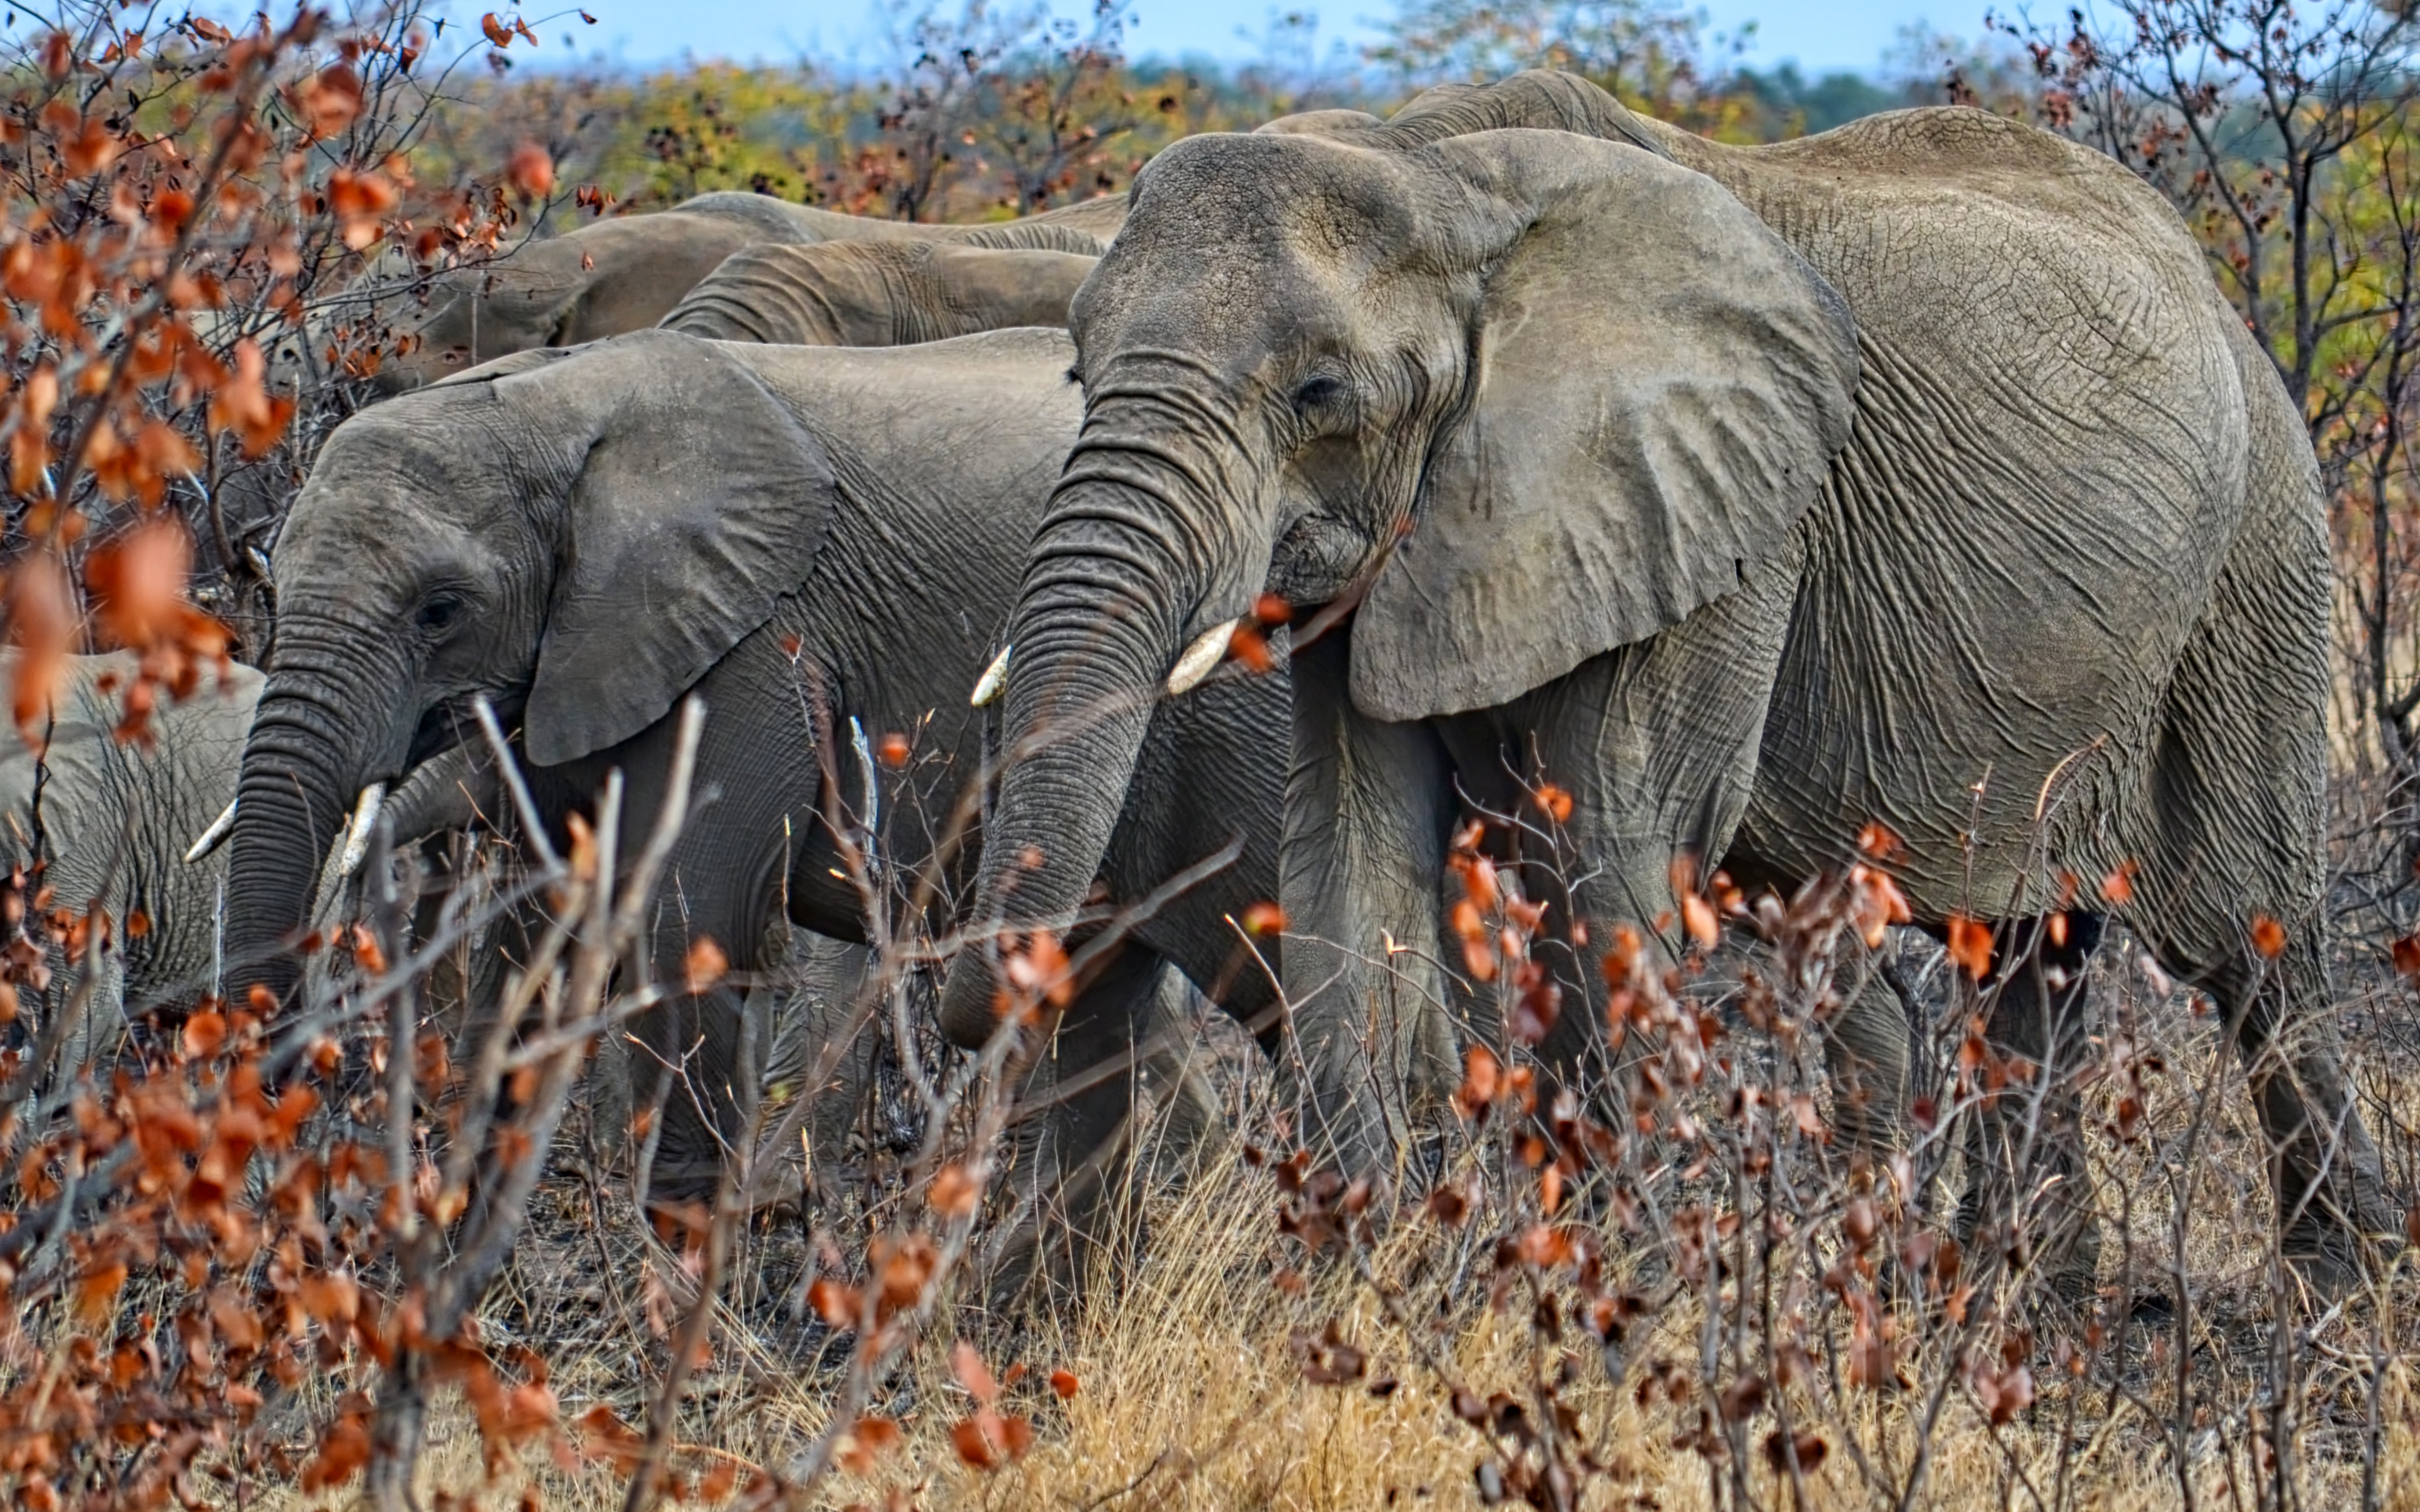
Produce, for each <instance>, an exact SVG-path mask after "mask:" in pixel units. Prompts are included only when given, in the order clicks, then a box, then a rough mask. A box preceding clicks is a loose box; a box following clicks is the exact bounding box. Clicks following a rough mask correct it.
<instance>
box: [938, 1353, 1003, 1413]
mask: <svg viewBox="0 0 2420 1512" xmlns="http://www.w3.org/2000/svg"><path fill="white" fill-rule="evenodd" d="M950 1374H952V1375H954V1376H955V1377H957V1378H958V1384H959V1385H961V1386H964V1387H965V1388H966V1389H967V1395H970V1396H971V1397H973V1398H974V1399H975V1404H976V1405H977V1406H979V1407H989V1406H991V1405H992V1404H993V1403H994V1402H997V1401H999V1400H1000V1382H998V1381H996V1380H992V1377H991V1367H990V1366H988V1365H986V1364H984V1362H983V1356H982V1355H979V1354H977V1353H975V1347H974V1346H973V1345H971V1344H969V1343H968V1342H967V1341H966V1340H964V1339H960V1340H958V1341H957V1342H956V1343H955V1344H953V1345H951V1346H950Z"/></svg>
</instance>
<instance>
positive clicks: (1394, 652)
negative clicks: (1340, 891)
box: [1352, 131, 1857, 720]
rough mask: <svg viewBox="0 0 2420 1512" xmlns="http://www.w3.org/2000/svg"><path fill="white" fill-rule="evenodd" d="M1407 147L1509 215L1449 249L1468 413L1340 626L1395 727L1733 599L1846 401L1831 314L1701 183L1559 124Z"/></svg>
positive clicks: (1556, 671) (1824, 451)
mask: <svg viewBox="0 0 2420 1512" xmlns="http://www.w3.org/2000/svg"><path fill="white" fill-rule="evenodd" d="M1421 150H1422V151H1424V152H1427V153H1431V154H1434V155H1435V157H1436V158H1438V159H1439V160H1441V161H1442V162H1443V163H1444V164H1446V165H1447V166H1448V168H1449V169H1450V171H1451V172H1453V173H1454V174H1455V175H1457V176H1459V177H1460V178H1462V179H1464V180H1465V181H1466V182H1467V183H1468V184H1469V185H1470V186H1471V188H1472V189H1473V190H1474V191H1475V196H1474V197H1475V203H1476V204H1477V205H1479V206H1480V207H1482V209H1481V213H1480V216H1479V218H1481V219H1484V218H1486V216H1487V215H1489V214H1500V215H1501V216H1502V218H1503V219H1502V224H1501V226H1500V228H1499V229H1497V230H1493V231H1490V232H1488V233H1487V234H1485V235H1483V236H1481V237H1480V238H1479V239H1478V244H1475V245H1474V246H1473V247H1471V248H1470V249H1468V251H1469V255H1470V257H1471V259H1472V261H1473V263H1474V264H1475V265H1477V266H1480V267H1482V268H1484V269H1485V270H1486V271H1485V273H1484V288H1483V292H1482V294H1481V306H1480V317H1479V326H1478V330H1477V333H1476V337H1477V339H1476V342H1475V349H1476V354H1475V359H1474V361H1475V366H1474V369H1473V372H1472V379H1471V389H1470V395H1469V398H1468V407H1467V411H1466V414H1465V417H1464V418H1463V419H1462V421H1461V422H1460V423H1459V424H1458V425H1455V426H1453V427H1451V428H1450V430H1449V431H1448V432H1447V433H1445V434H1444V435H1442V436H1441V437H1440V438H1439V440H1438V442H1437V443H1436V444H1435V446H1434V447H1433V449H1432V454H1431V456H1430V458H1429V460H1428V471H1427V475H1426V478H1425V481H1424V486H1423V488H1422V491H1421V497H1420V500H1419V504H1418V506H1417V507H1416V513H1415V515H1414V520H1413V524H1412V528H1411V531H1410V533H1409V534H1408V535H1407V536H1405V537H1404V538H1403V539H1402V540H1401V541H1400V542H1399V543H1398V545H1397V546H1396V549H1395V552H1394V553H1393V556H1392V558H1391V559H1390V560H1389V561H1388V563H1387V565H1386V567H1385V568H1384V569H1382V570H1381V571H1380V572H1379V574H1378V577H1377V580H1376V582H1375V583H1374V584H1373V585H1372V587H1371V590H1370V594H1369V597H1368V598H1367V599H1366V600H1364V601H1363V603H1362V605H1361V608H1360V611H1359V614H1358V616H1357V618H1356V620H1355V622H1354V628H1353V674H1352V690H1353V697H1354V701H1355V702H1356V703H1357V704H1358V705H1359V706H1360V707H1361V708H1362V709H1364V710H1365V711H1367V712H1369V713H1371V714H1373V715H1376V716H1378V717H1379V718H1382V719H1397V720H1401V719H1418V718H1425V717H1428V716H1431V715H1435V714H1445V713H1453V712H1457V711H1460V710H1463V709H1478V708H1484V707H1488V706H1492V705H1497V704H1501V703H1505V702H1507V701H1509V700H1511V699H1512V698H1514V697H1517V696H1519V695H1520V694H1523V693H1526V692H1528V690H1529V689H1532V688H1535V687H1537V686H1539V685H1540V684H1542V683H1544V682H1546V681H1549V680H1551V679H1552V678H1557V677H1559V676H1561V675H1562V674H1563V673H1565V672H1568V671H1570V670H1571V669H1572V668H1573V667H1575V666H1577V665H1578V664H1579V663H1580V662H1584V661H1586V660H1587V659H1589V658H1590V657H1592V656H1595V655H1598V654H1599V653H1601V652H1604V651H1608V650H1611V649H1613V648H1614V647H1620V646H1627V645H1630V644H1632V643H1634V642H1637V641H1640V640H1644V639H1646V638H1647V637H1649V636H1651V635H1653V634H1655V633H1656V632H1658V631H1662V630H1665V629H1668V627H1670V626H1672V625H1675V624H1678V623H1679V622H1680V621H1681V620H1682V619H1683V618H1685V617H1686V616H1688V615H1689V614H1690V613H1691V612H1693V611H1694V610H1696V609H1698V608H1699V606H1701V605H1703V604H1705V603H1707V602H1709V601H1711V600H1714V599H1717V598H1720V597H1722V596H1723V595H1725V594H1727V593H1730V592H1731V591H1733V590H1734V589H1736V588H1737V587H1738V586H1739V585H1740V583H1741V580H1742V579H1743V578H1744V577H1745V574H1746V573H1748V572H1749V571H1750V570H1751V569H1754V568H1755V567H1756V566H1757V565H1758V564H1759V563H1761V562H1762V561H1763V560H1764V559H1765V558H1766V557H1768V556H1770V555H1772V554H1773V553H1775V552H1776V550H1778V549H1779V548H1780V547H1781V546H1782V545H1783V544H1784V543H1785V542H1786V541H1787V540H1788V538H1789V536H1790V532H1791V530H1792V527H1793V526H1794V525H1795V524H1796V522H1797V521H1798V518H1799V516H1800V515H1801V514H1803V513H1804V512H1805V511H1806V508H1807V505H1808V503H1809V502H1810V501H1811V500H1812V499H1813V497H1814V494H1815V491H1816V490H1817V489H1818V488H1819V487H1820V486H1821V485H1822V483H1823V477H1824V474H1825V470H1826V467H1827V465H1828V462H1829V460H1830V459H1831V457H1832V454H1833V453H1834V452H1836V451H1838V449H1839V448H1840V447H1841V446H1842V445H1844V444H1846V443H1847V441H1848V436H1849V425H1850V418H1851V412H1852V407H1853V404H1854V397H1855V393H1856V385H1857V349H1856V334H1855V329H1854V324H1853V323H1852V321H1851V319H1850V315H1849V310H1848V306H1847V304H1845V303H1844V302H1843V301H1842V300H1841V299H1840V297H1839V295H1838V293H1837V292H1836V291H1835V290H1834V289H1833V288H1832V287H1831V286H1830V285H1829V284H1827V283H1825V282H1824V281H1823V278H1822V277H1821V276H1820V275H1819V274H1818V273H1816V272H1815V271H1814V269H1812V268H1810V267H1808V266H1807V263H1806V262H1805V260H1804V259H1802V258H1801V257H1799V256H1798V255H1797V254H1796V253H1795V252H1793V251H1792V250H1791V248H1790V247H1789V246H1788V245H1787V244H1785V243H1784V242H1782V241H1781V239H1780V238H1779V237H1778V236H1776V235H1775V234H1774V232H1773V230H1772V229H1771V227H1769V226H1766V225H1765V224H1764V222H1763V221H1762V220H1761V219H1760V218H1758V217H1757V216H1756V215H1755V214H1754V213H1753V212H1752V211H1750V210H1749V209H1748V208H1747V207H1746V206H1745V205H1744V204H1742V203H1741V202H1740V201H1739V199H1737V198H1736V197H1735V196H1733V195H1731V194H1730V192H1729V191H1727V190H1725V189H1724V188H1723V187H1722V186H1721V185H1719V184H1717V183H1715V182H1714V180H1713V179H1710V178H1707V177H1706V176H1705V175H1703V174H1700V173H1696V172H1693V171H1691V170H1690V169H1687V168H1683V167H1681V166H1679V165H1678V164H1674V163H1671V162H1669V161H1668V160H1666V159H1664V158H1660V157H1657V156H1655V155H1653V154H1651V153H1648V152H1644V151H1641V150H1639V149H1638V148H1634V147H1628V146H1623V145H1620V144H1616V143H1611V142H1605V141H1597V140H1591V139H1585V138H1581V137H1577V136H1573V135H1570V134H1567V133H1565V132H1539V131H1501V132H1484V133H1481V134H1479V135H1475V136H1467V137H1461V138H1456V139H1454V140H1451V141H1448V142H1442V143H1439V144H1436V145H1435V146H1433V147H1430V148H1423V149H1421ZM1490 207H1492V209H1489V208H1490Z"/></svg>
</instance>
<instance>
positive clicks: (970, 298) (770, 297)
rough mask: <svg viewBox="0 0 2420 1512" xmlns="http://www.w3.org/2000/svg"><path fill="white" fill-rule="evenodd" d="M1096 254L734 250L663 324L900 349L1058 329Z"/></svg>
mask: <svg viewBox="0 0 2420 1512" xmlns="http://www.w3.org/2000/svg"><path fill="white" fill-rule="evenodd" d="M1096 260H1098V259H1096V258H1094V257H1089V256H1086V255H1083V254H1080V253H1074V252H1046V251H1032V250H1021V249H1010V248H994V247H970V246H957V245H953V244H951V243H949V242H817V243H814V244H813V245H809V246H784V245H763V246H753V247H749V248H747V249H746V250H744V251H740V252H735V253H733V254H732V255H731V256H730V257H726V258H724V259H723V261H722V265H721V267H719V268H717V269H715V270H714V272H712V273H708V274H706V277H705V279H704V280H703V281H701V282H700V283H699V284H698V286H697V287H696V288H692V289H690V291H689V293H688V295H687V296H686V297H685V298H683V299H682V301H681V302H680V304H677V305H675V307H674V309H673V312H672V313H671V314H670V315H667V316H665V317H664V318H663V320H661V321H660V322H659V323H660V324H661V325H662V326H663V328H664V329H665V330H667V331H686V332H688V333H689V334H690V335H696V336H706V337H708V338H711V339H716V340H724V341H762V342H772V343H781V344H787V345H792V346H805V347H904V346H908V345H911V344H913V343H916V342H919V341H940V340H945V339H947V338H948V337H951V336H963V335H973V334H974V333H976V332H978V331H998V330H1001V329H1002V328H1003V327H1006V326H1013V325H1051V326H1064V325H1065V324H1066V323H1067V302H1068V301H1069V300H1070V299H1072V298H1074V297H1075V294H1076V290H1077V288H1078V286H1080V285H1081V284H1082V283H1083V282H1084V280H1085V278H1086V277H1087V276H1089V275H1090V274H1091V273H1092V271H1093V264H1094V262H1095V261H1096Z"/></svg>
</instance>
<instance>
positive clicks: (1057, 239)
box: [950, 218, 1109, 257]
mask: <svg viewBox="0 0 2420 1512" xmlns="http://www.w3.org/2000/svg"><path fill="white" fill-rule="evenodd" d="M950 240H951V241H953V242H956V243H957V244H958V245H960V246H962V247H993V248H998V249H1001V250H1003V251H1014V252H1074V253H1078V254H1080V255H1082V256H1084V257H1099V256H1100V255H1101V254H1102V253H1104V252H1107V251H1108V250H1109V241H1108V239H1107V238H1104V237H1100V236H1096V235H1094V233H1093V232H1091V231H1089V230H1086V229H1085V228H1084V227H1083V226H1078V225H1073V224H1070V223H1068V222H1066V221H1052V220H1043V219H1040V218H1036V219H1033V220H1026V221H1001V222H1000V223H999V224H997V225H993V226H969V227H967V228H965V229H964V230H963V231H959V230H958V229H957V228H955V227H953V234H952V236H951V238H950Z"/></svg>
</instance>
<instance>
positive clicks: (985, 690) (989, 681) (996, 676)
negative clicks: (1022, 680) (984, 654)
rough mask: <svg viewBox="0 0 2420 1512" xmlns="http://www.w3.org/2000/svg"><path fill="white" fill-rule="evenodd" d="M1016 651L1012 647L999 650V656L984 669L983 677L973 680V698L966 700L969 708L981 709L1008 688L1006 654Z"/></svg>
mask: <svg viewBox="0 0 2420 1512" xmlns="http://www.w3.org/2000/svg"><path fill="white" fill-rule="evenodd" d="M1014 650H1016V647H1014V646H1003V647H1001V648H1000V654H999V655H998V656H995V657H993V658H992V659H991V665H989V666H987V667H985V668H984V670H983V676H982V677H980V678H976V679H975V694H974V696H973V697H971V698H970V699H968V700H967V703H968V705H969V707H970V708H974V709H981V708H982V707H983V706H984V705H985V704H987V703H990V702H991V701H992V700H993V699H995V698H997V697H999V696H1000V691H1001V689H1002V688H1005V687H1007V686H1008V653H1009V652H1011V651H1014Z"/></svg>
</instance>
